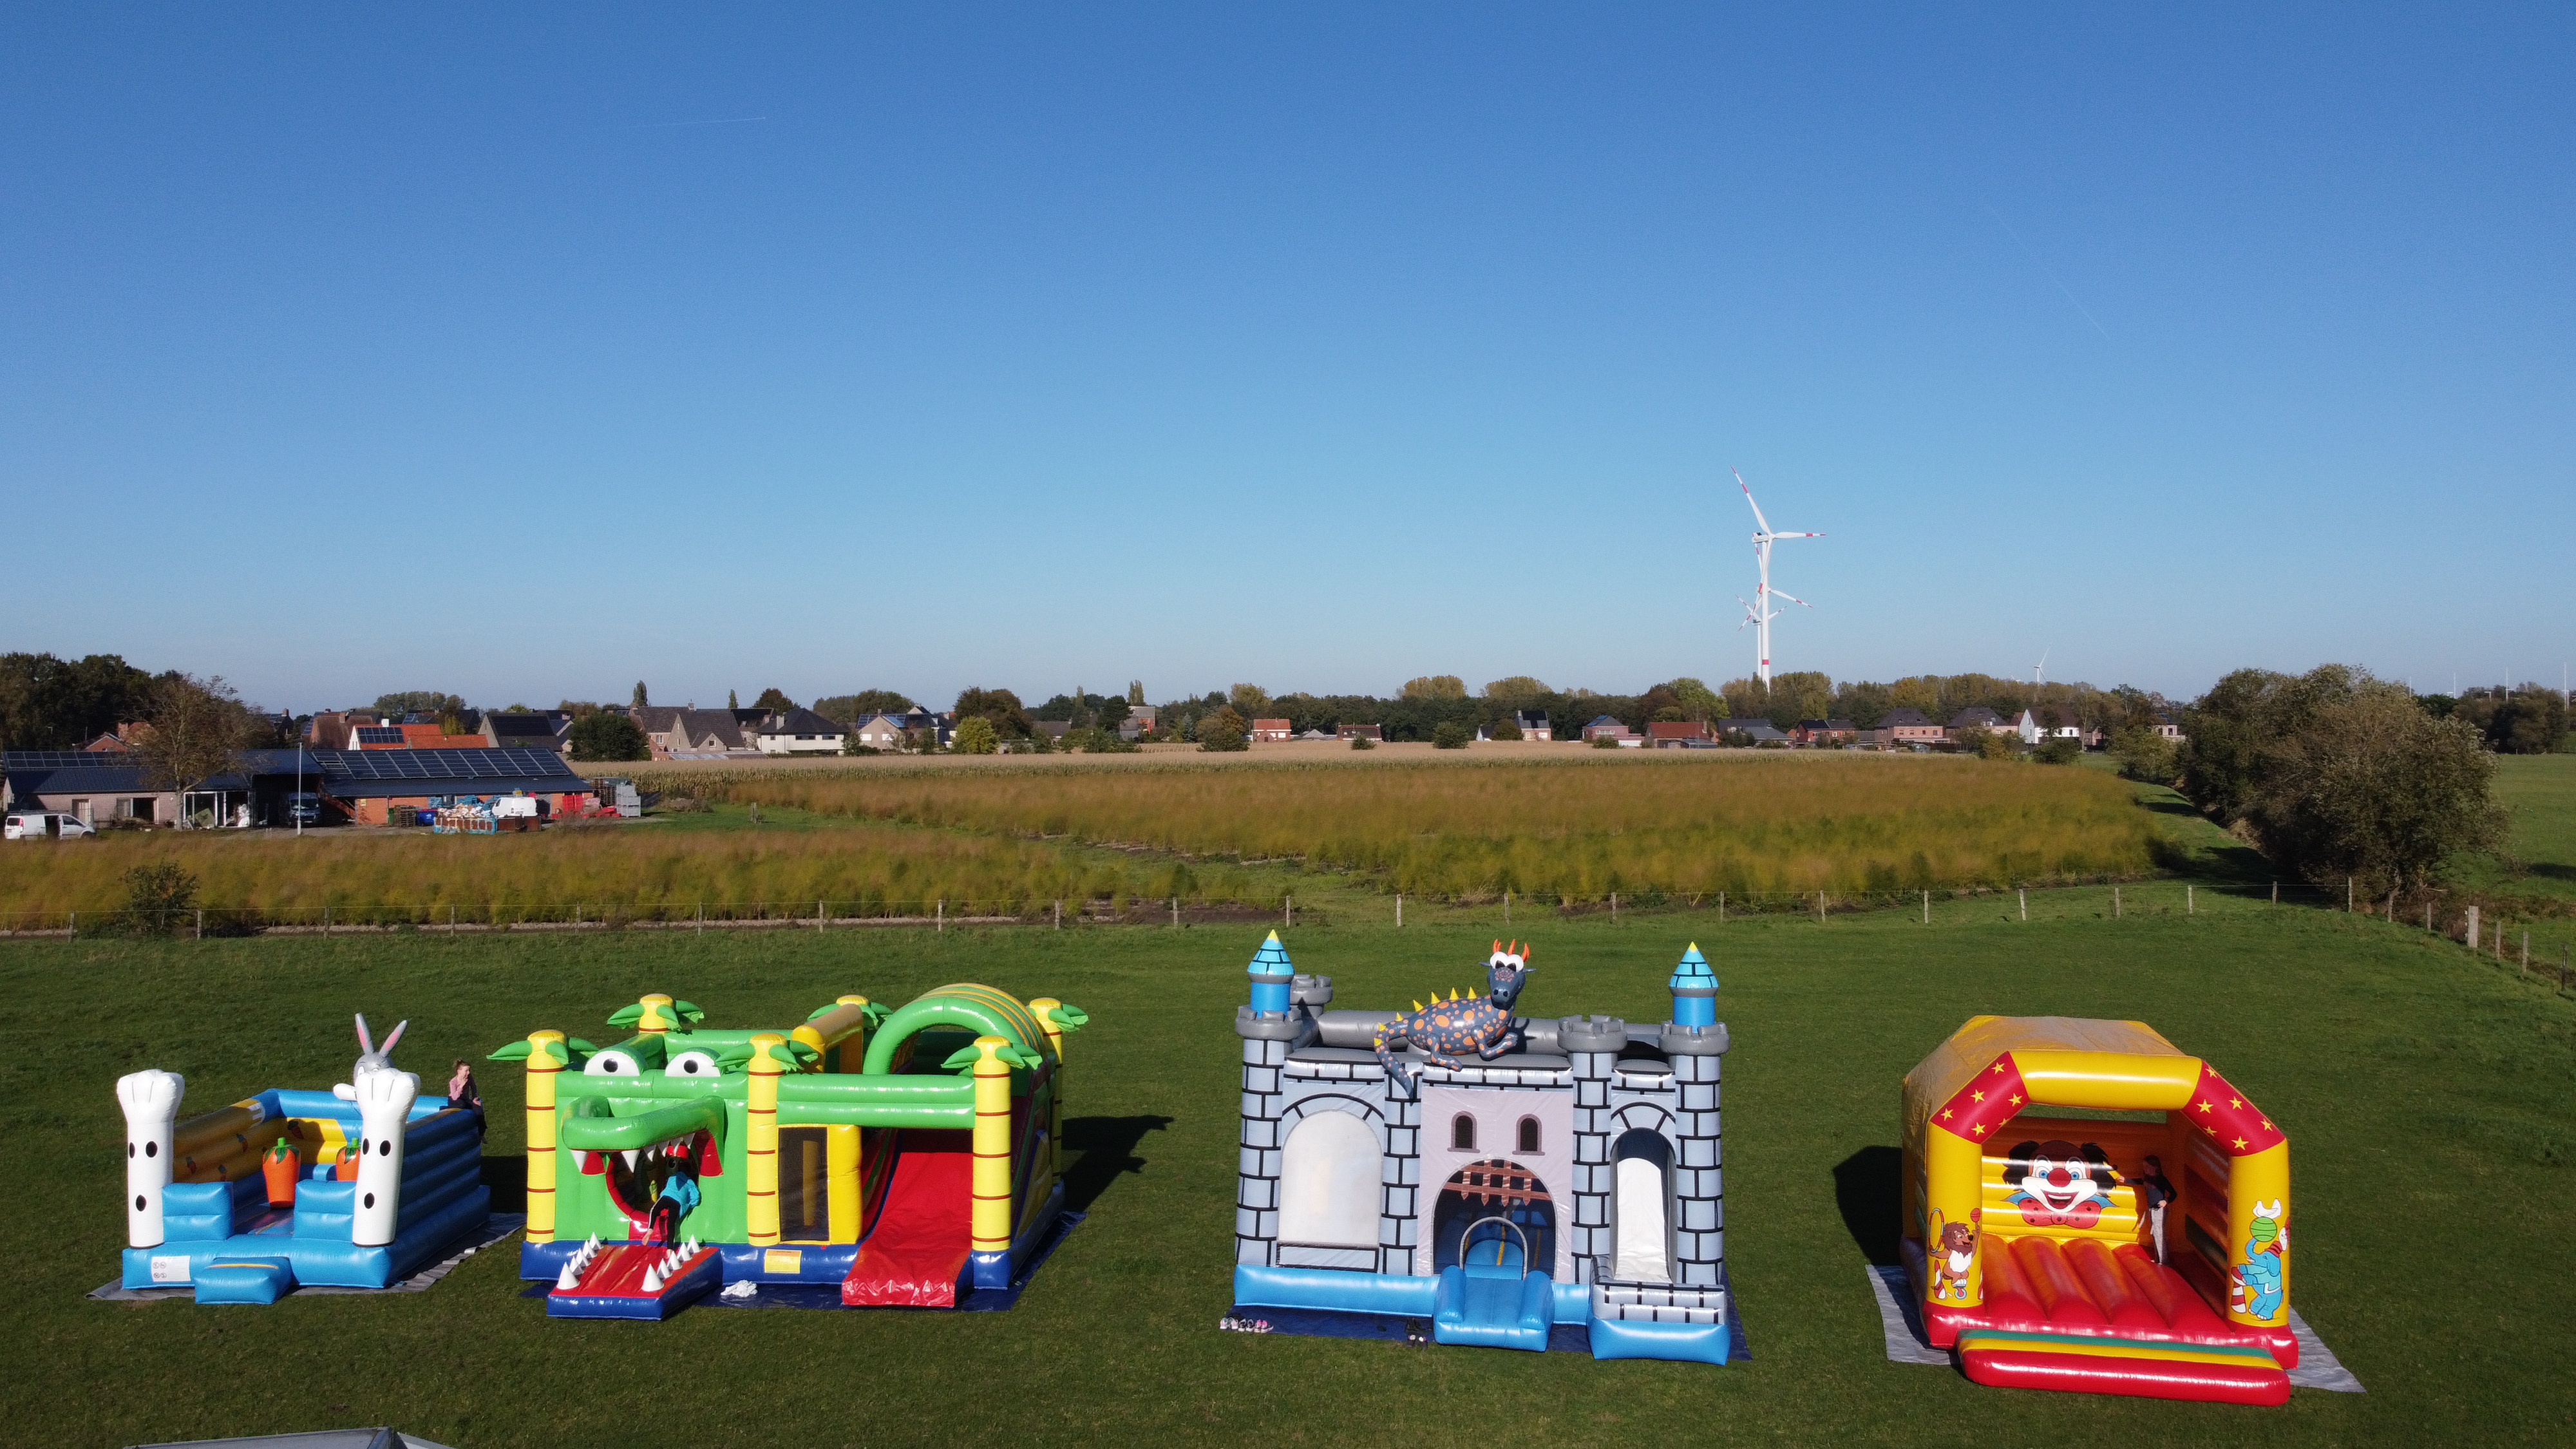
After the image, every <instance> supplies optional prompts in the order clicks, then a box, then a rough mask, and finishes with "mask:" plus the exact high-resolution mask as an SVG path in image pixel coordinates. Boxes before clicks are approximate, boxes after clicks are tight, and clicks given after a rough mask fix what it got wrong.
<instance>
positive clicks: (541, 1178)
mask: <svg viewBox="0 0 2576 1449" xmlns="http://www.w3.org/2000/svg"><path fill="white" fill-rule="evenodd" d="M1086 1019H1087V1018H1086V1017H1085V1016H1084V1014H1083V1013H1082V1012H1081V1011H1080V1010H1079V1009H1077V1008H1075V1007H1072V1006H1068V1005H1065V1004H1064V1003H1062V1002H1060V1001H1056V1000H1053V999H1050V998H1045V997H1040V998H1038V999H1035V1000H1032V1001H1028V1002H1026V1003H1023V1002H1021V1001H1018V1000H1016V999H1014V998H1013V997H1011V996H1010V995H1008V994H1007V993H1005V992H1001V991H997V990H995V989H993V988H991V987H988V986H975V985H964V984H961V985H953V986H942V987H940V988H939V989H937V990H935V991H931V992H929V993H927V994H925V995H923V996H922V997H920V998H919V999H918V1000H915V1001H913V1002H911V1003H909V1004H907V1005H905V1006H904V1007H902V1008H901V1009H899V1010H896V1011H894V1012H892V1013H888V1012H887V1011H886V1010H885V1009H884V1008H883V1007H881V1006H879V1005H877V1004H876V1003H874V1002H871V1001H870V1000H868V999H867V998H866V997H864V996H855V995H852V996H843V997H841V998H839V999H838V1000H836V1001H834V1002H832V1003H831V1004H829V1005H826V1006H823V1007H820V1008H818V1009H817V1010H816V1011H815V1012H814V1013H813V1015H812V1016H811V1017H810V1018H808V1019H807V1020H806V1022H805V1023H804V1024H803V1025H801V1026H797V1027H794V1028H790V1029H787V1030H760V1029H739V1028H736V1029H725V1028H717V1027H709V1026H706V1025H703V1022H704V1020H705V1013H703V1012H702V1011H700V1010H699V1009H698V1008H697V1007H696V1006H693V1005H691V1004H690V1003H688V1002H685V1001H679V1000H675V999H673V998H672V997H670V996H666V995H651V996H647V997H645V998H644V999H643V1000H641V1001H639V1002H637V1003H636V1004H634V1005H633V1006H629V1007H627V1008H625V1009H624V1010H622V1011H620V1012H618V1013H617V1014H616V1015H614V1016H611V1017H610V1018H609V1024H610V1025H611V1026H616V1027H626V1028H632V1029H633V1031H634V1033H635V1034H634V1035H633V1036H631V1037H629V1038H628V1039H627V1040H625V1041H622V1042H619V1043H618V1044H617V1045H615V1046H611V1047H596V1046H592V1045H591V1044H590V1043H588V1042H585V1041H582V1040H580V1039H578V1038H574V1037H568V1036H566V1035H565V1034H564V1033H563V1032H561V1031H555V1030H543V1031H535V1032H531V1033H529V1035H528V1036H527V1038H526V1039H525V1040H523V1041H516V1042H512V1043H510V1044H509V1045H508V1046H505V1047H503V1048H502V1049H501V1050H499V1051H497V1052H494V1053H493V1054H492V1055H493V1058H494V1059H495V1060H499V1061H517V1062H521V1063H523V1064H524V1065H525V1067H526V1069H527V1114H528V1117H527V1123H528V1236H527V1244H526V1246H525V1247H524V1248H522V1249H521V1251H520V1273H521V1276H523V1277H526V1278H533V1279H539V1280H548V1279H550V1280H552V1281H553V1284H554V1286H553V1288H552V1289H551V1290H549V1291H548V1292H547V1294H546V1311H547V1312H548V1313H549V1314H552V1315H554V1316H556V1317H563V1318H654V1319H658V1318H664V1317H668V1316H669V1315H670V1314H671V1313H673V1312H675V1311H677V1310H678V1309H680V1308H682V1307H684V1306H686V1305H687V1304H689V1303H690V1302H692V1301H694V1300H696V1299H698V1298H699V1297H702V1296H704V1295H705V1294H707V1293H709V1292H712V1291H717V1290H719V1289H723V1290H726V1291H727V1294H728V1296H729V1297H730V1296H732V1295H734V1294H736V1293H757V1292H758V1285H764V1284H766V1285H779V1284H798V1285H813V1286H828V1285H834V1284H837V1285H838V1286H839V1299H840V1302H841V1303H843V1304H845V1305H848V1306H851V1307H868V1306H901V1307H921V1308H949V1307H961V1306H972V1305H971V1304H970V1302H969V1300H970V1298H972V1297H973V1296H974V1295H977V1294H979V1293H989V1292H995V1291H1007V1290H1009V1289H1011V1288H1012V1286H1013V1285H1014V1284H1015V1283H1017V1282H1018V1281H1020V1279H1021V1278H1022V1276H1023V1275H1024V1274H1025V1272H1026V1271H1027V1270H1028V1269H1029V1268H1030V1267H1031V1266H1033V1264H1034V1261H1035V1259H1036V1258H1038V1257H1039V1256H1042V1255H1043V1252H1044V1251H1045V1249H1046V1248H1047V1247H1048V1246H1049V1245H1050V1244H1051V1242H1052V1240H1053V1238H1054V1236H1055V1235H1056V1233H1057V1231H1058V1230H1059V1227H1060V1225H1061V1224H1062V1222H1063V1220H1064V1218H1065V1213H1064V1189H1063V1187H1062V1185H1061V1184H1060V1183H1059V1181H1058V1180H1057V1144H1058V1141H1059V1138H1060V1134H1061V1132H1062V1129H1063V1122H1064V1037H1065V1034H1066V1033H1067V1032H1070V1031H1072V1030H1074V1029H1076V1028H1078V1027H1080V1026H1081V1025H1082V1024H1083V1022H1084V1021H1085V1020H1086ZM746 1284H748V1285H753V1286H752V1287H750V1288H743V1287H741V1286H740V1285H746Z"/></svg>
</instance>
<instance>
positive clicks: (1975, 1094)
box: [1968, 1092, 1986, 1102]
mask: <svg viewBox="0 0 2576 1449" xmlns="http://www.w3.org/2000/svg"><path fill="white" fill-rule="evenodd" d="M1968 1095H1969V1096H1971V1097H1974V1098H1976V1099H1977V1100H1978V1101H1980V1102H1982V1101H1984V1100H1986V1094H1985V1093H1983V1092H1970V1093H1969V1094H1968Z"/></svg>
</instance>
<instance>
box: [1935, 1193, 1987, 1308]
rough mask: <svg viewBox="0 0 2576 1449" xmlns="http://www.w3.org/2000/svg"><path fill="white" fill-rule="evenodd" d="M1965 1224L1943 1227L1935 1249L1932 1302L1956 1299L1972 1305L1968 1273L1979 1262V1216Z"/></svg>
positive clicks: (1947, 1224) (1973, 1215)
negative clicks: (1969, 1299)
mask: <svg viewBox="0 0 2576 1449" xmlns="http://www.w3.org/2000/svg"><path fill="white" fill-rule="evenodd" d="M1969 1216H1970V1218H1971V1221H1968V1222H1964V1223H1951V1222H1945V1223H1943V1224H1941V1240H1940V1241H1939V1242H1938V1243H1935V1244H1934V1245H1933V1252H1932V1301H1933V1302H1935V1303H1938V1302H1941V1301H1942V1300H1943V1299H1945V1298H1950V1297H1953V1296H1955V1297H1956V1298H1957V1299H1958V1300H1959V1301H1960V1302H1961V1303H1965V1302H1967V1301H1968V1293H1969V1288H1968V1270H1969V1269H1970V1268H1972V1267H1974V1266H1976V1262H1977V1225H1976V1223H1975V1221H1974V1218H1975V1214H1973V1213H1971V1214H1970V1215H1969Z"/></svg>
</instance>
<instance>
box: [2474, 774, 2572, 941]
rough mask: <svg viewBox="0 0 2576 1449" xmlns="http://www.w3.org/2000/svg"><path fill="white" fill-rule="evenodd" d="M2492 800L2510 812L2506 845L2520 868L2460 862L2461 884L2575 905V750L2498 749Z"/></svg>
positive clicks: (2491, 863)
mask: <svg viewBox="0 0 2576 1449" xmlns="http://www.w3.org/2000/svg"><path fill="white" fill-rule="evenodd" d="M2495 793H2496V802H2497V803H2498V804H2500V805H2502V806H2504V807H2505V809H2506V810H2508V811H2510V812H2511V813H2512V815H2513V838H2512V840H2511V841H2510V843H2508V844H2507V846H2506V847H2505V848H2506V851H2507V853H2508V854H2510V855H2511V856H2512V857H2513V862H2514V864H2515V865H2517V866H2519V867H2520V869H2519V870H2518V871H2514V872H2508V871H2506V870H2505V869H2503V868H2502V867H2500V866H2499V865H2498V864H2496V863H2495V862H2492V861H2483V860H2482V861H2472V862H2467V863H2464V865H2463V866H2462V868H2461V870H2460V872H2459V876H2460V881H2461V883H2462V884H2463V885H2468V886H2473V887H2477V888H2480V889H2485V890H2490V891H2493V892H2495V893H2497V894H2499V895H2509V896H2524V897H2530V898H2534V899H2535V901H2537V902H2557V903H2561V904H2560V908H2561V909H2564V908H2565V907H2566V906H2569V905H2576V755H2499V756H2497V757H2496V787H2495Z"/></svg>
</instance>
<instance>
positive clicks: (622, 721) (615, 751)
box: [568, 709, 653, 760]
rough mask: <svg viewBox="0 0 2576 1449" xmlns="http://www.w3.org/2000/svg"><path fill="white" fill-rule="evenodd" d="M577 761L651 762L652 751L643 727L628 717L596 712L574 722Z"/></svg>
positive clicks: (572, 730)
mask: <svg viewBox="0 0 2576 1449" xmlns="http://www.w3.org/2000/svg"><path fill="white" fill-rule="evenodd" d="M568 733H569V737H570V739H571V742H572V757H573V758H574V759H576V760H649V759H651V758H653V748H652V745H651V744H650V742H648V741H647V740H646V739H645V738H644V727H643V726H641V725H639V724H637V723H636V722H635V721H634V720H633V719H631V718H629V717H628V716H626V715H622V714H615V713H612V712H610V711H608V710H604V709H602V710H593V711H592V712H590V713H589V714H586V715H583V716H582V717H580V718H579V719H576V720H574V721H573V722H572V729H571V730H570V731H569V732H568Z"/></svg>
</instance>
